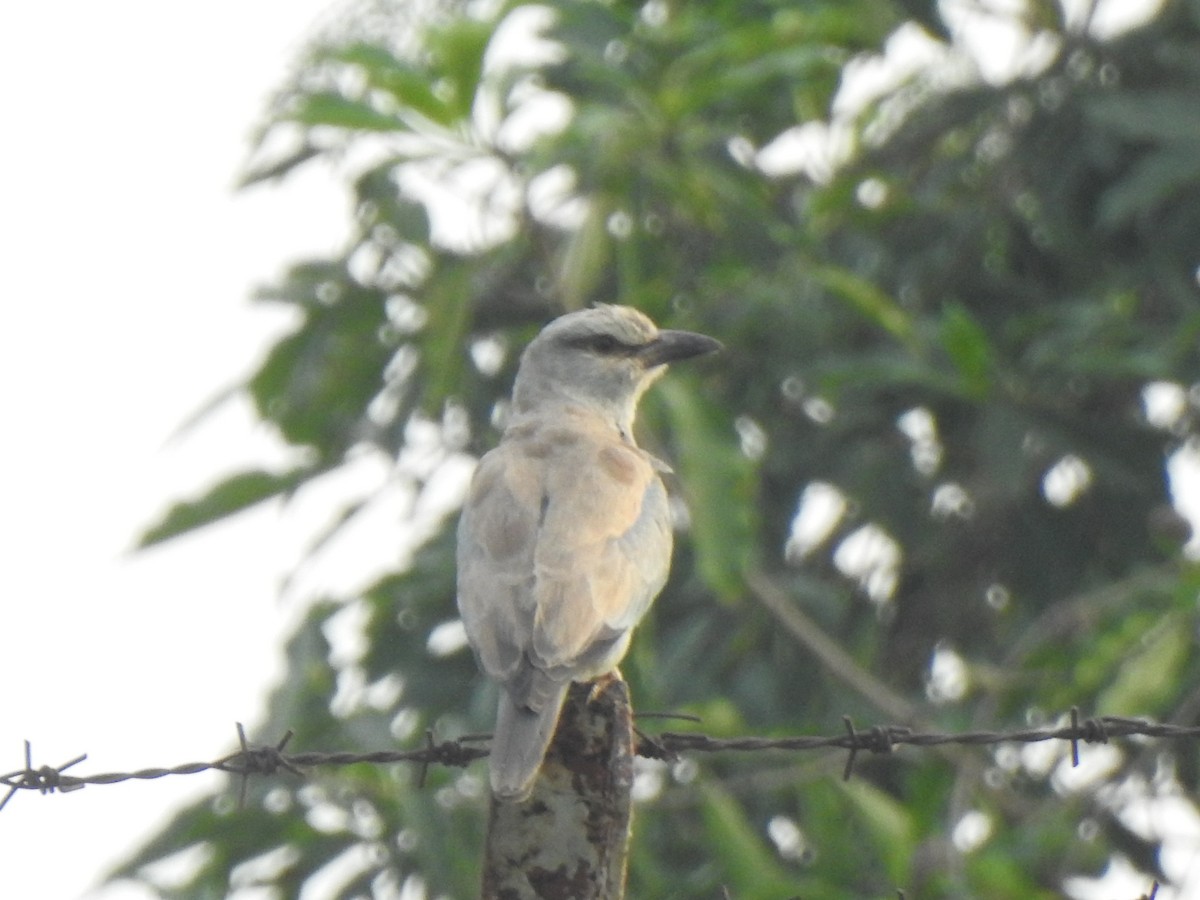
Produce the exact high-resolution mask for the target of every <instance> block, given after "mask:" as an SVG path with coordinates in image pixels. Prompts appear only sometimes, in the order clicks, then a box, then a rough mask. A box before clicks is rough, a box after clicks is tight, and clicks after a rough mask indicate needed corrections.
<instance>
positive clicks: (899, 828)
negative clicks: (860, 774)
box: [840, 778, 917, 884]
mask: <svg viewBox="0 0 1200 900" xmlns="http://www.w3.org/2000/svg"><path fill="white" fill-rule="evenodd" d="M840 785H841V787H842V790H843V791H845V793H846V796H847V797H849V798H850V801H851V802H852V803H853V804H854V807H855V808H856V809H857V811H858V814H859V820H860V821H861V822H862V824H863V825H864V826H865V827H866V829H867V831H868V832H869V833H870V834H871V836H872V838H873V839H874V844H875V848H876V850H877V851H878V852H879V854H880V856H881V857H882V858H883V860H884V861H885V864H886V866H887V871H888V875H889V877H890V878H891V879H892V882H893V883H894V884H905V883H906V882H907V881H908V880H909V878H908V874H909V868H910V866H911V865H912V862H913V855H914V854H915V853H916V850H917V840H916V828H915V824H914V822H913V817H912V815H911V814H910V813H909V811H908V810H907V809H905V808H904V804H903V803H900V802H899V801H897V800H896V798H895V797H893V796H891V795H890V794H888V793H886V792H885V791H882V790H880V789H879V788H877V787H875V786H874V785H872V784H870V783H869V782H867V781H865V780H863V779H861V778H852V779H851V780H850V781H845V782H840Z"/></svg>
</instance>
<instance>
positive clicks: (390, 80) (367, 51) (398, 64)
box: [323, 43, 456, 125]
mask: <svg viewBox="0 0 1200 900" xmlns="http://www.w3.org/2000/svg"><path fill="white" fill-rule="evenodd" d="M323 56H324V57H325V58H327V59H331V60H336V61H338V62H342V63H346V64H348V65H354V66H357V67H359V69H360V70H361V71H362V73H363V75H364V76H365V77H366V82H367V86H368V87H371V88H375V89H377V90H381V91H384V92H385V93H387V94H389V95H390V96H391V97H392V98H393V99H394V100H395V101H396V102H397V103H398V104H399V105H400V106H401V107H402V108H405V109H408V110H411V111H413V112H416V113H418V114H420V115H421V116H423V117H424V118H426V119H429V120H430V121H432V122H436V123H437V124H439V125H450V124H452V123H453V122H454V120H455V118H456V113H455V110H453V109H452V108H451V107H449V106H448V105H447V104H446V103H444V102H443V101H442V100H440V99H439V98H438V96H437V94H435V93H434V91H433V88H432V86H431V76H430V74H429V73H428V72H425V71H422V70H420V69H417V68H416V67H414V66H412V65H409V64H408V63H405V62H403V61H402V60H399V59H397V58H396V57H395V56H393V55H392V54H391V53H390V52H389V51H388V50H387V49H386V48H384V47H381V46H378V45H376V44H365V43H358V44H351V45H349V46H346V47H337V48H334V49H331V50H328V51H326V52H325V53H324V54H323Z"/></svg>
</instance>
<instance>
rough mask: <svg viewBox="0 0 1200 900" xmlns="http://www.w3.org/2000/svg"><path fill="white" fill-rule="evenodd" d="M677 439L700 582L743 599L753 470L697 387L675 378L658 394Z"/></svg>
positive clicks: (753, 521)
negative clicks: (701, 580) (702, 580)
mask: <svg viewBox="0 0 1200 900" xmlns="http://www.w3.org/2000/svg"><path fill="white" fill-rule="evenodd" d="M656 394H657V396H658V397H660V398H661V399H662V400H663V401H664V402H665V408H666V411H667V414H668V416H669V419H670V422H671V432H672V434H673V436H674V438H675V441H674V447H675V462H676V464H677V466H678V471H679V477H680V482H681V484H682V485H683V489H684V490H685V491H686V493H687V499H688V510H689V513H690V516H691V522H692V527H691V536H692V540H693V542H694V543H695V545H696V558H697V564H698V568H699V571H700V575H701V577H702V578H703V579H704V581H705V583H706V584H707V585H708V586H709V588H711V589H712V590H713V592H714V593H716V594H717V596H719V597H722V598H723V599H726V600H733V599H735V598H738V597H741V596H742V595H743V594H744V593H745V584H744V579H743V574H744V573H745V572H746V571H747V570H748V568H749V567H750V565H751V564H752V562H753V559H754V556H755V553H756V548H757V534H756V529H757V517H756V515H755V511H754V464H753V462H751V460H749V459H748V458H747V457H745V456H744V455H743V454H742V453H741V451H740V450H739V449H738V446H737V443H736V441H735V438H734V434H733V428H732V425H731V424H730V423H729V422H728V421H724V420H723V417H722V411H721V410H720V408H719V407H717V406H715V405H714V404H712V403H711V402H710V401H709V400H708V399H707V398H706V397H705V396H704V394H703V392H702V391H701V390H700V389H699V388H698V386H697V385H696V384H695V382H691V383H688V382H686V381H685V380H684V376H683V375H681V374H679V373H675V374H672V375H671V376H669V377H668V378H667V379H666V380H665V381H664V383H663V384H662V385H660V386H659V387H658V388H656Z"/></svg>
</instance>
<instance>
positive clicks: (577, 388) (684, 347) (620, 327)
mask: <svg viewBox="0 0 1200 900" xmlns="http://www.w3.org/2000/svg"><path fill="white" fill-rule="evenodd" d="M720 348H721V343H720V342H719V341H717V340H714V339H713V338H710V337H706V336H705V335H702V334H695V333H694V332H690V331H668V330H662V331H660V330H659V329H658V328H657V327H656V326H655V324H654V323H653V322H651V321H650V319H649V318H647V317H646V316H645V315H643V314H642V313H640V312H638V311H637V310H636V309H633V308H631V307H628V306H596V307H594V308H591V309H584V310H580V311H578V312H573V313H568V314H567V315H565V316H560V317H559V318H557V319H555V320H554V321H553V322H551V323H550V324H549V325H547V326H546V327H545V328H543V329H542V331H541V333H540V334H539V335H538V336H537V337H536V338H534V339H533V341H532V342H531V343H530V344H529V346H528V347H527V348H525V352H524V354H522V356H521V365H520V368H519V369H518V371H517V382H516V385H515V387H514V389H513V403H514V406H515V407H516V411H517V413H518V414H520V413H523V412H534V411H536V410H537V409H538V408H539V407H541V406H544V405H550V404H554V403H573V404H578V405H583V406H588V407H592V408H595V409H596V410H597V411H598V412H600V413H601V414H603V415H605V416H606V417H607V418H611V419H612V420H614V421H616V422H617V423H618V425H619V426H620V427H621V428H623V429H625V430H628V429H629V428H630V427H631V426H632V423H633V415H634V412H635V410H636V408H637V402H638V399H639V398H640V397H641V395H642V393H643V392H644V391H645V390H646V388H648V387H649V386H650V385H651V384H653V383H654V381H655V379H657V378H658V377H659V376H660V375H662V373H663V372H664V371H666V366H667V364H668V363H672V362H677V361H679V360H684V359H689V358H691V357H693V356H700V355H702V354H705V353H712V352H714V351H716V350H719V349H720Z"/></svg>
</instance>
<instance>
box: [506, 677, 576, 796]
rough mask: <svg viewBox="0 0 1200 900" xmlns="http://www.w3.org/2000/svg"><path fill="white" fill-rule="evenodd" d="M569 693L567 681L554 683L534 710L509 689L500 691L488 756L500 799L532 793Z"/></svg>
mask: <svg viewBox="0 0 1200 900" xmlns="http://www.w3.org/2000/svg"><path fill="white" fill-rule="evenodd" d="M566 693H567V684H561V685H555V689H554V693H553V694H551V696H549V697H547V698H546V700H545V702H543V703H542V704H541V709H539V710H536V711H535V710H532V709H529V708H528V707H525V706H518V705H517V704H516V703H514V702H513V700H512V697H510V696H509V694H508V691H506V690H503V689H502V690H501V691H500V708H499V710H498V711H497V713H496V732H495V735H494V736H493V737H492V749H491V755H490V758H489V760H488V764H489V767H490V769H491V780H492V793H493V794H494V795H495V796H496V797H497V798H498V799H500V800H510V801H514V802H518V801H521V800H524V799H525V798H526V797H528V796H529V791H530V790H531V789H532V788H533V782H534V779H536V778H537V774H538V770H539V769H540V768H541V767H542V759H543V757H545V755H546V748H547V747H549V746H550V739H551V738H552V737H553V736H554V727H555V726H556V725H557V724H558V713H559V710H561V709H562V705H563V698H564V697H565V696H566Z"/></svg>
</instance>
